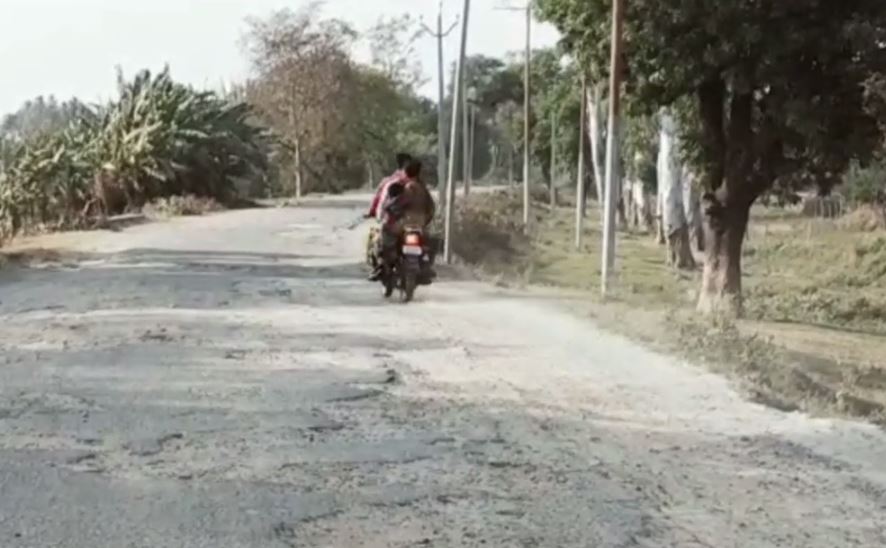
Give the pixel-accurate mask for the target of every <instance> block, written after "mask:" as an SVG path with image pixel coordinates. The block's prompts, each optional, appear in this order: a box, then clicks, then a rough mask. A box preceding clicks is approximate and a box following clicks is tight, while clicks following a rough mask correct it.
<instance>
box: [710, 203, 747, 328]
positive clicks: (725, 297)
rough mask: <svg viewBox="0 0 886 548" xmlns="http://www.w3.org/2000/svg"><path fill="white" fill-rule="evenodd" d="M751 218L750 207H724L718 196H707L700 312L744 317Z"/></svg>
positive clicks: (733, 205)
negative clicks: (745, 260)
mask: <svg viewBox="0 0 886 548" xmlns="http://www.w3.org/2000/svg"><path fill="white" fill-rule="evenodd" d="M749 216H750V204H748V205H747V206H744V205H743V204H729V205H728V206H726V207H724V206H723V204H722V203H721V201H720V200H718V199H717V198H716V197H715V196H714V195H710V194H709V195H706V196H705V203H704V219H705V264H704V274H703V276H702V282H701V293H700V295H699V299H698V309H699V311H701V312H703V313H707V314H711V313H725V314H729V315H734V316H740V315H741V313H742V304H743V303H742V294H741V250H742V244H743V243H744V238H745V234H746V233H747V227H748V218H749Z"/></svg>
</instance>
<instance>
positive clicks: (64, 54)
mask: <svg viewBox="0 0 886 548" xmlns="http://www.w3.org/2000/svg"><path fill="white" fill-rule="evenodd" d="M520 2H521V0H511V1H509V0H474V2H473V4H474V7H473V9H472V14H471V28H470V38H469V45H468V48H469V53H484V54H490V55H500V54H503V53H505V52H507V51H511V50H517V49H520V48H521V47H522V44H523V39H524V38H523V19H522V17H521V15H520V14H519V13H516V12H513V13H512V12H503V11H497V10H496V9H495V8H496V6H501V5H507V4H511V5H515V4H519V3H520ZM308 3H309V2H308V0H288V1H286V0H0V8H2V15H0V74H2V75H3V78H2V80H0V113H6V112H9V111H12V110H14V109H16V108H17V107H18V106H19V105H20V104H21V103H22V102H23V101H25V100H26V99H28V98H31V97H34V96H36V95H40V94H44V95H49V94H54V95H56V96H57V97H59V98H60V99H62V98H64V99H66V98H69V97H71V96H78V97H80V98H82V99H85V100H95V99H98V98H102V97H107V96H108V95H109V94H110V92H111V91H112V90H113V88H114V81H115V71H114V67H115V66H117V65H120V66H122V67H123V69H124V70H125V71H126V72H127V74H131V73H132V72H134V71H136V70H138V69H140V68H143V67H149V68H154V69H159V68H161V67H162V66H163V64H164V63H167V62H168V63H169V64H170V66H171V67H172V71H173V74H174V76H175V77H176V78H179V79H182V80H186V81H188V82H191V83H193V84H196V85H206V86H211V87H217V86H219V85H220V84H221V83H222V82H227V81H231V80H239V79H242V78H243V77H244V75H245V74H246V71H247V67H246V63H245V60H244V56H243V54H242V52H241V50H240V46H239V39H240V36H241V35H242V33H243V30H244V28H245V26H244V23H243V21H244V19H245V18H246V17H248V16H255V15H257V16H261V15H264V14H267V13H269V12H271V11H273V10H275V9H279V8H284V7H290V8H294V9H297V8H298V7H300V6H303V5H305V4H308ZM462 3H463V2H462V1H461V0H444V5H445V8H444V9H445V10H446V11H447V12H448V13H447V16H446V20H447V21H452V20H453V17H454V16H455V15H456V13H457V12H458V11H460V10H461V5H462ZM323 10H324V13H325V15H327V16H335V17H341V18H344V19H347V20H349V21H350V22H351V23H353V24H354V25H355V26H356V27H357V28H358V29H365V28H368V27H369V26H371V25H372V24H373V23H374V22H375V21H376V20H377V19H378V18H379V17H380V16H382V15H398V14H402V13H405V12H407V11H408V12H410V13H412V14H413V15H416V16H424V17H425V20H426V21H427V22H428V23H429V24H432V23H433V22H434V21H435V17H436V12H437V0H327V1H326V2H325V7H324V8H323ZM556 37H557V35H556V31H554V30H553V29H552V28H550V27H545V26H538V25H537V26H536V27H535V29H534V37H533V45H534V46H536V47H537V46H542V45H549V44H553V43H554V42H556ZM457 48H458V32H457V31H456V32H453V34H452V35H450V38H449V40H448V43H447V53H446V56H447V60H446V62H447V64H449V63H450V62H452V60H453V59H454V56H455V54H456V52H457ZM420 54H421V58H422V59H421V61H422V64H423V66H424V69H425V72H426V73H427V74H428V75H429V76H430V75H433V74H434V73H435V72H436V62H437V61H436V44H435V41H434V40H433V39H431V38H427V39H425V40H422V41H421V43H420ZM434 89H436V88H435V87H434V83H433V82H429V84H428V85H427V86H426V87H425V89H424V90H423V91H424V92H425V93H426V94H432V93H433V90H434Z"/></svg>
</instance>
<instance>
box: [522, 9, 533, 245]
mask: <svg viewBox="0 0 886 548" xmlns="http://www.w3.org/2000/svg"><path fill="white" fill-rule="evenodd" d="M531 29H532V3H531V2H527V4H526V67H524V69H523V230H525V231H527V232H528V231H529V198H530V195H529V98H530V94H529V66H530V64H531V63H532V35H531V32H532V31H531Z"/></svg>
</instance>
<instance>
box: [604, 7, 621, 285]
mask: <svg viewBox="0 0 886 548" xmlns="http://www.w3.org/2000/svg"><path fill="white" fill-rule="evenodd" d="M623 28H624V0H614V1H613V3H612V39H611V41H612V47H611V59H610V60H609V129H608V131H607V136H606V141H607V144H606V196H605V200H606V205H605V207H604V209H603V215H604V224H603V265H602V276H601V279H600V281H601V287H600V289H601V292H602V293H603V296H604V297H605V296H607V294H608V293H609V287H610V282H611V276H612V271H613V269H614V268H615V222H616V220H615V212H616V207H617V206H618V204H617V200H618V196H617V193H616V185H617V184H618V181H619V176H620V175H619V173H618V167H619V163H618V157H619V153H618V136H619V133H620V132H619V129H620V128H619V122H620V120H619V115H620V107H621V104H620V103H621V78H622V62H621V51H622V30H623ZM619 194H620V193H619Z"/></svg>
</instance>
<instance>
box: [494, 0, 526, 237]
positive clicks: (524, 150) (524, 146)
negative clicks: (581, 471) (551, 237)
mask: <svg viewBox="0 0 886 548" xmlns="http://www.w3.org/2000/svg"><path fill="white" fill-rule="evenodd" d="M498 9H500V10H505V11H525V13H526V66H525V67H523V229H524V230H525V231H528V230H529V199H530V192H529V190H530V188H529V166H530V163H529V112H530V109H529V100H530V98H531V93H530V81H529V74H530V66H531V64H532V2H527V3H526V6H524V7H521V8H512V7H501V8H498Z"/></svg>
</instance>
